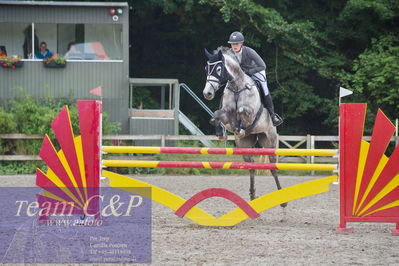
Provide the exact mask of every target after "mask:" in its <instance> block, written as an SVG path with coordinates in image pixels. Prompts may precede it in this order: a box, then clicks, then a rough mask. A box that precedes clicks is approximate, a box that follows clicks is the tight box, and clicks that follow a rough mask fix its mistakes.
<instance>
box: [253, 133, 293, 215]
mask: <svg viewBox="0 0 399 266" xmlns="http://www.w3.org/2000/svg"><path fill="white" fill-rule="evenodd" d="M259 144H260V145H261V146H262V147H263V148H276V147H277V137H276V138H274V137H273V134H271V136H270V137H267V136H266V135H265V134H260V135H259ZM269 161H270V162H271V163H276V162H277V157H276V155H269ZM270 172H271V173H272V175H273V178H274V181H275V182H276V186H277V189H278V190H280V189H281V185H280V180H279V179H278V172H277V170H275V169H273V170H270ZM280 206H281V207H283V208H285V207H286V206H287V202H285V203H282V204H280Z"/></svg>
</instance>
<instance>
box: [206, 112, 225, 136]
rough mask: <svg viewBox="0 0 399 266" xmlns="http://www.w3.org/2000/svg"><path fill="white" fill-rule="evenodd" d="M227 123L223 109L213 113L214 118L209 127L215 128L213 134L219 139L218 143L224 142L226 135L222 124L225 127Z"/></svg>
mask: <svg viewBox="0 0 399 266" xmlns="http://www.w3.org/2000/svg"><path fill="white" fill-rule="evenodd" d="M227 122H228V119H227V114H226V111H225V110H223V109H220V110H217V111H215V116H214V117H213V118H212V119H211V121H210V123H211V125H213V126H214V127H215V131H216V132H215V134H216V136H218V137H219V140H220V141H224V140H225V139H226V138H227V134H226V133H225V131H224V130H223V127H222V123H223V124H225V125H226V124H227Z"/></svg>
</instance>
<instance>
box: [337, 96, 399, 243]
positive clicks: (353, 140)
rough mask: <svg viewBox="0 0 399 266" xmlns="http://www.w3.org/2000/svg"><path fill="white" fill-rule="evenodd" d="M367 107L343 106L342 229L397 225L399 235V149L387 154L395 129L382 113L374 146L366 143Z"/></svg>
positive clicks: (341, 144) (378, 119)
mask: <svg viewBox="0 0 399 266" xmlns="http://www.w3.org/2000/svg"><path fill="white" fill-rule="evenodd" d="M366 108H367V104H364V103H359V104H341V106H340V115H341V119H340V147H339V148H340V225H339V228H338V229H337V232H351V231H352V230H353V229H352V228H347V227H346V223H347V222H384V223H396V229H395V230H393V231H392V234H393V235H399V145H398V146H396V148H395V150H394V151H393V152H392V154H391V156H390V157H389V158H388V157H387V156H385V154H384V153H385V151H386V149H387V147H388V145H389V143H390V140H391V137H392V135H393V133H394V132H395V126H394V125H393V124H392V123H391V122H390V121H389V119H388V118H387V117H386V116H385V114H384V113H383V112H382V111H381V110H378V113H377V116H376V119H375V123H374V127H373V133H372V136H371V141H370V143H368V142H366V141H364V140H363V131H364V122H365V117H366Z"/></svg>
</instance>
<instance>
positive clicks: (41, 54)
mask: <svg viewBox="0 0 399 266" xmlns="http://www.w3.org/2000/svg"><path fill="white" fill-rule="evenodd" d="M39 48H40V50H39V51H38V52H37V53H36V55H35V57H36V58H37V59H46V58H49V57H52V56H53V53H52V52H50V51H49V49H47V43H46V42H41V43H40V46H39Z"/></svg>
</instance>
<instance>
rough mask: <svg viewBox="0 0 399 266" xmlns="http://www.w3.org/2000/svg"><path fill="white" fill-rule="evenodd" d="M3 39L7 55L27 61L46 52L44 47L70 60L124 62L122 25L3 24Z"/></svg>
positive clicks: (0, 43) (2, 42)
mask: <svg viewBox="0 0 399 266" xmlns="http://www.w3.org/2000/svg"><path fill="white" fill-rule="evenodd" d="M0 36H1V39H0V46H2V47H4V49H5V50H6V51H7V55H21V56H23V58H24V59H28V60H29V59H35V58H38V57H37V56H36V55H37V53H40V52H41V53H44V52H45V50H43V48H42V47H46V48H45V49H48V51H49V52H51V54H56V53H57V54H62V55H65V56H66V57H67V59H68V61H74V60H77V61H80V60H84V61H94V60H95V61H97V60H100V61H107V60H122V25H121V24H44V23H32V24H30V23H0ZM32 36H33V38H32ZM43 42H45V44H46V45H43V46H40V44H41V43H43ZM41 48H42V49H41ZM0 52H1V51H0Z"/></svg>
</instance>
